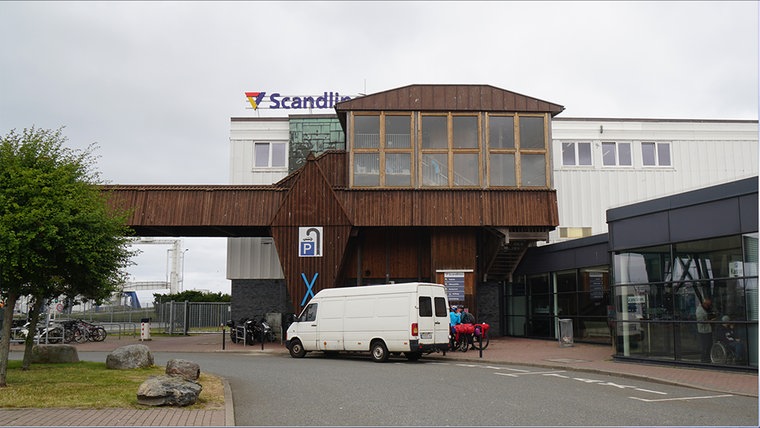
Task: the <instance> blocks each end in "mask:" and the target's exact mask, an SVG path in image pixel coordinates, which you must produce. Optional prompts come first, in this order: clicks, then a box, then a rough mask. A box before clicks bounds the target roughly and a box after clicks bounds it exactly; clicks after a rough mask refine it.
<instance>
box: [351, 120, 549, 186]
mask: <svg viewBox="0 0 760 428" xmlns="http://www.w3.org/2000/svg"><path fill="white" fill-rule="evenodd" d="M548 126H549V123H548V116H547V115H535V114H534V115H521V114H511V115H504V114H502V115H495V114H485V113H480V114H478V113H475V114H460V113H452V112H449V113H414V114H412V113H386V112H374V113H362V114H358V113H354V114H353V115H352V116H351V122H350V126H349V129H350V131H349V134H350V135H349V147H350V152H351V172H352V173H351V180H352V181H351V183H352V186H354V187H414V188H419V187H433V188H435V187H477V188H482V187H489V186H505V187H548V186H549V185H550V184H549V182H548V177H549V174H548V172H547V169H548V162H547V153H548V150H547V148H548V139H547V135H548V131H547V129H548Z"/></svg>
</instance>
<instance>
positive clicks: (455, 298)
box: [443, 272, 464, 302]
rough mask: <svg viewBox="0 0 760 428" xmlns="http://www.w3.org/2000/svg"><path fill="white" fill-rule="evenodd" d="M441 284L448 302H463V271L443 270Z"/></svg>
mask: <svg viewBox="0 0 760 428" xmlns="http://www.w3.org/2000/svg"><path fill="white" fill-rule="evenodd" d="M443 285H444V287H446V294H447V295H448V297H449V302H464V272H444V273H443Z"/></svg>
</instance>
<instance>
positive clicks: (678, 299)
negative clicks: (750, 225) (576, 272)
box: [613, 234, 758, 365]
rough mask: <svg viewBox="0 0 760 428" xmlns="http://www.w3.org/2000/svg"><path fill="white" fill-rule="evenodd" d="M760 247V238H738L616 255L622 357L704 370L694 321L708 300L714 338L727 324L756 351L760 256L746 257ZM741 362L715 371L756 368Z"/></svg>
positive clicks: (746, 357) (748, 359) (751, 360)
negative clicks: (671, 362) (759, 259)
mask: <svg viewBox="0 0 760 428" xmlns="http://www.w3.org/2000/svg"><path fill="white" fill-rule="evenodd" d="M748 243H749V245H748ZM753 245H754V246H755V248H754V249H753V248H752V246H753ZM756 245H757V236H756V234H755V235H754V236H751V235H745V236H739V235H736V236H728V237H722V238H714V239H706V240H700V241H691V242H681V243H676V244H673V245H662V246H657V247H648V248H641V249H636V250H629V251H626V252H620V253H617V254H615V255H614V257H613V264H614V276H615V285H614V302H615V306H616V322H617V328H616V335H617V339H618V349H617V352H618V353H620V354H622V355H624V356H637V357H647V358H655V359H666V360H680V361H686V362H695V363H697V362H700V361H701V352H702V346H703V344H702V343H701V342H700V339H699V334H698V333H699V331H698V326H697V324H698V323H697V321H696V316H697V308H699V307H700V305H701V304H702V302H704V301H705V300H707V299H710V300H711V301H712V313H713V314H714V315H713V316H712V321H710V322H709V323H705V324H708V325H709V326H710V329H712V331H713V332H715V331H717V330H718V328H719V326H720V325H721V324H723V322H722V320H723V318H724V317H726V319H727V320H729V321H731V323H732V324H733V325H734V327H735V330H736V335H737V336H739V337H741V338H743V339H744V340H747V341H749V343H748V345H750V346H752V347H754V348H756V347H757V341H756V336H757V333H756V332H757V318H758V317H757V262H756V260H757V255H756V252H754V254H753V255H752V256H750V257H749V258H748V257H747V254H752V253H753V251H755V250H756ZM748 250H749V253H748ZM747 260H754V261H749V262H748V261H747ZM707 345H708V346H709V345H710V344H709V343H708V344H707ZM708 351H710V350H709V349H708ZM737 357H738V358H737V359H736V360H734V361H730V362H721V361H712V363H713V364H740V365H746V364H747V362H749V363H750V364H751V365H756V364H757V357H756V355H755V356H752V355H740V356H737Z"/></svg>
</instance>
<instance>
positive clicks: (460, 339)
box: [450, 323, 490, 352]
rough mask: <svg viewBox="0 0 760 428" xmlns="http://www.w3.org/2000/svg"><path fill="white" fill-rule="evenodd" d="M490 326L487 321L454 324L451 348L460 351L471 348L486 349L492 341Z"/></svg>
mask: <svg viewBox="0 0 760 428" xmlns="http://www.w3.org/2000/svg"><path fill="white" fill-rule="evenodd" d="M489 328H490V326H489V325H488V324H487V323H477V324H457V325H456V326H454V334H453V335H452V340H451V344H450V349H451V350H454V351H460V352H467V351H468V350H469V349H470V348H472V349H477V350H479V351H482V350H485V349H486V348H488V344H489V341H490V339H489V338H488V329H489Z"/></svg>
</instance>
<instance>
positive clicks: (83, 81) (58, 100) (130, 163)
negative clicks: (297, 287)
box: [0, 1, 758, 293]
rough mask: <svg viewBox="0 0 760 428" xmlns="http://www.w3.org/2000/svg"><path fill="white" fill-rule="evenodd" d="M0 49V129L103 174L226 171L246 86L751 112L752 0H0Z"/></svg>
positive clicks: (192, 262) (157, 250) (126, 180)
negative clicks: (58, 149) (51, 134)
mask: <svg viewBox="0 0 760 428" xmlns="http://www.w3.org/2000/svg"><path fill="white" fill-rule="evenodd" d="M0 46H1V47H2V49H1V50H0V53H1V54H0V134H5V133H7V132H8V131H9V130H11V129H17V130H21V129H23V128H27V127H31V126H36V127H41V128H59V127H62V126H63V127H65V128H64V135H66V136H67V137H68V139H69V141H68V145H69V146H70V147H73V148H85V147H87V146H88V145H90V144H92V143H97V144H98V146H99V149H98V150H97V152H96V154H97V155H98V156H99V160H98V164H97V169H98V170H99V171H100V172H101V175H102V178H103V179H104V180H105V181H106V182H108V183H112V184H227V183H229V175H230V174H229V169H230V159H229V156H230V147H229V127H230V126H229V124H230V117H245V116H255V115H257V113H256V112H255V111H254V110H252V109H250V108H248V109H247V108H246V107H247V106H250V105H249V104H248V101H247V100H246V98H245V95H244V92H246V91H267V92H270V93H271V92H281V93H283V94H301V95H306V94H314V95H318V94H321V93H322V92H325V91H327V92H330V91H333V92H340V93H341V94H358V93H374V92H380V91H385V90H389V89H393V88H397V87H401V86H406V85H410V84H425V83H449V84H488V85H493V86H496V87H498V88H502V89H506V90H510V91H513V92H518V93H521V94H523V95H527V96H530V97H534V98H539V99H542V100H545V101H549V102H552V103H556V104H560V105H563V106H564V107H565V111H564V112H563V113H562V114H561V115H560V117H625V118H677V119H757V118H758V116H757V114H758V110H757V108H758V2H755V1H742V2H730V1H721V2H703V1H699V2H687V1H677V2H638V1H637V2H620V1H614V2H600V1H592V2H571V1H561V2H495V1H489V2H472V1H468V2H432V1H426V2H410V1H405V2H368V1H361V2H347V1H340V2H311V1H309V2H291V1H288V2H208V3H206V2H196V1H193V2H177V1H172V2H133V1H129V2H113V1H109V2H91V1H86V2H64V1H56V2H36V1H35V2H28V1H24V2H9V1H2V2H0ZM291 112H292V111H291ZM258 114H259V115H261V116H271V115H272V114H274V112H273V111H271V110H270V111H260V112H259V113H258ZM280 114H281V113H280ZM183 246H184V248H186V249H188V251H187V253H186V256H185V269H184V287H185V289H209V290H211V291H222V292H225V293H229V291H230V285H229V281H228V280H227V279H226V278H225V266H226V258H225V257H226V254H225V253H226V243H225V240H224V239H198V238H194V239H191V238H183ZM168 248H169V247H168V246H160V245H142V246H140V249H141V250H143V251H144V253H143V255H141V256H140V257H138V259H137V262H138V266H137V267H135V268H132V270H131V273H132V275H133V279H134V280H136V281H161V280H165V279H166V276H167V269H166V265H167V256H166V253H167V251H166V250H167V249H168Z"/></svg>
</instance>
